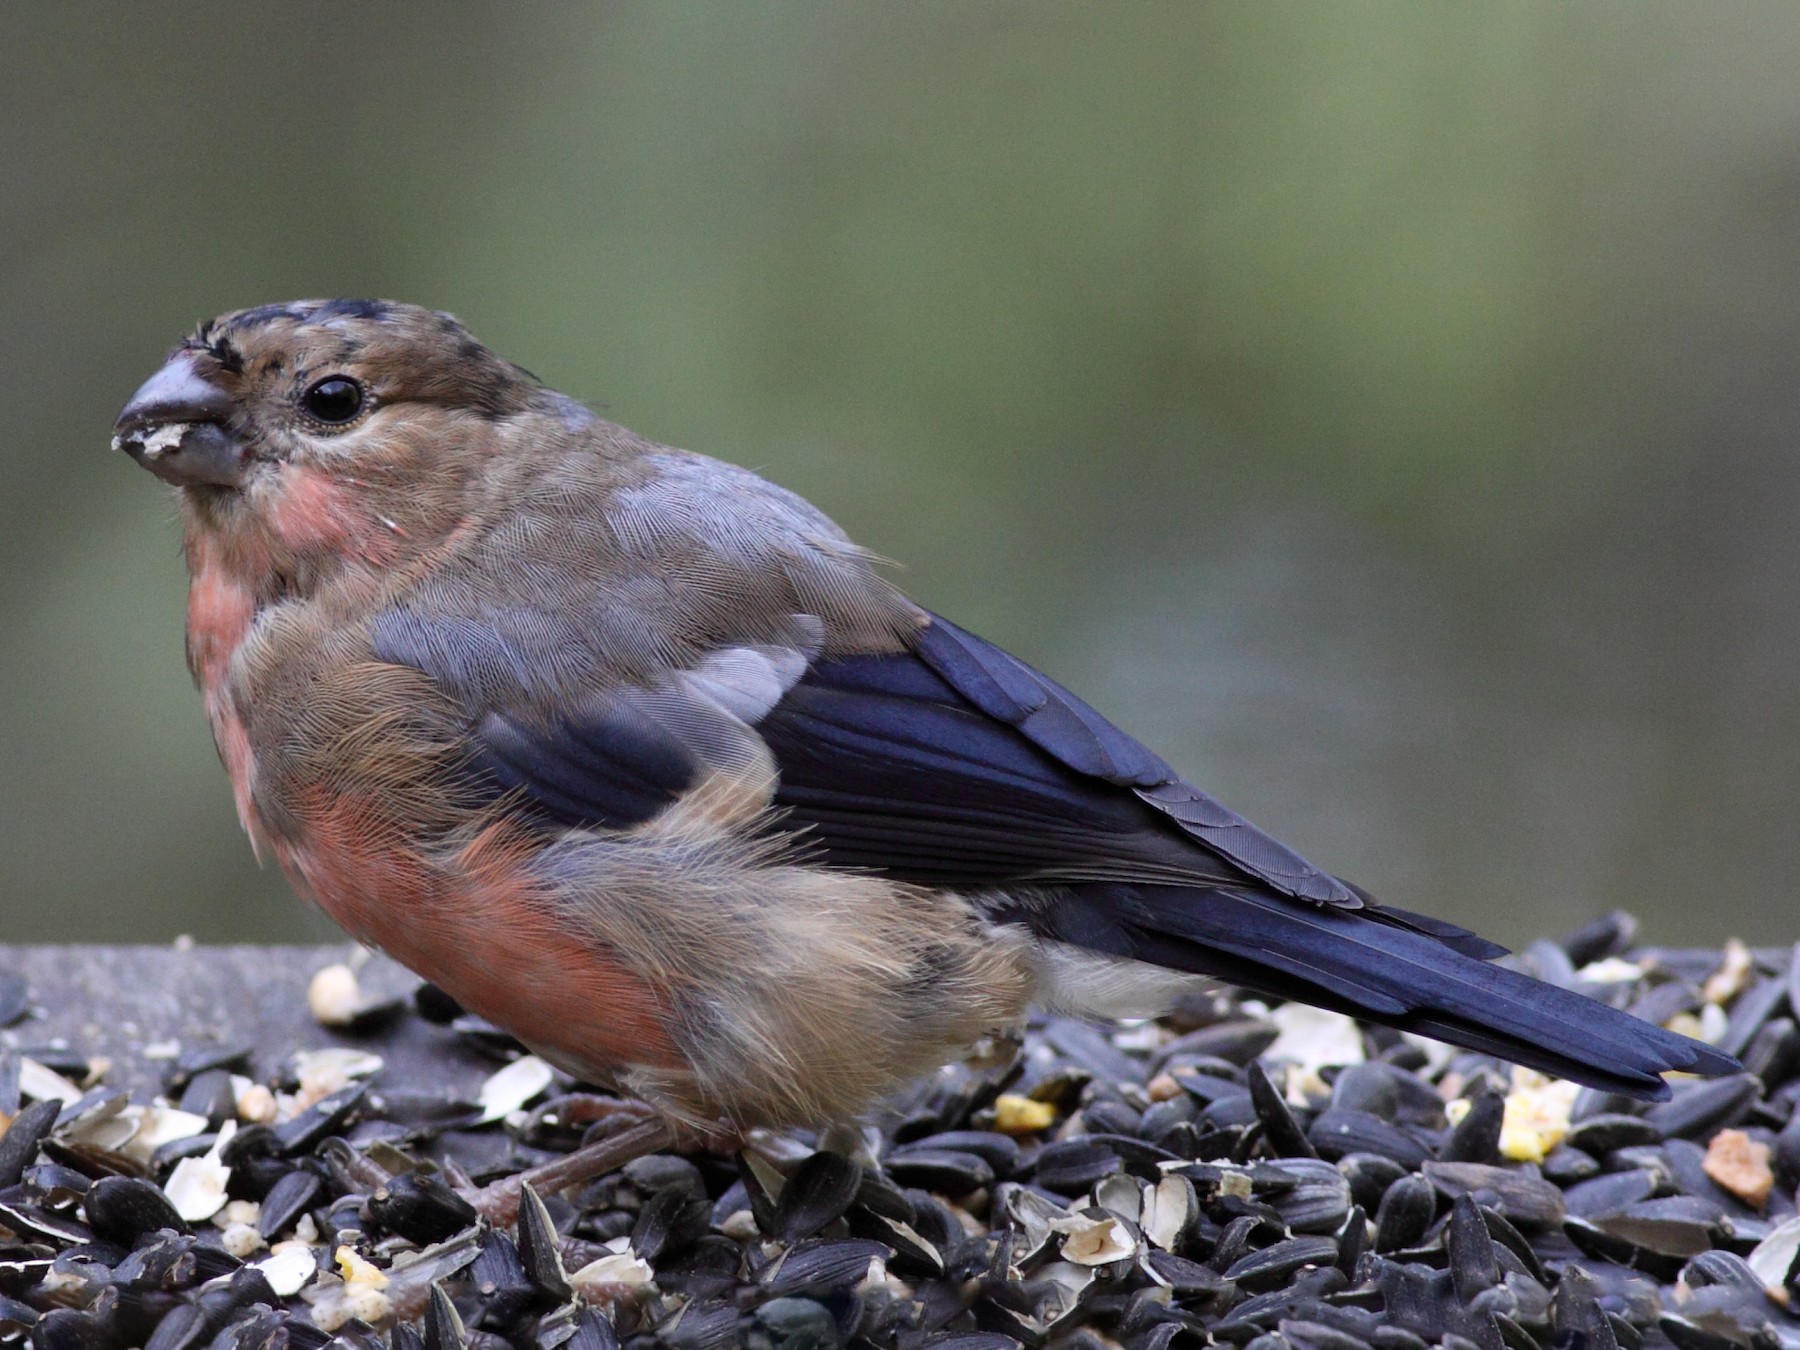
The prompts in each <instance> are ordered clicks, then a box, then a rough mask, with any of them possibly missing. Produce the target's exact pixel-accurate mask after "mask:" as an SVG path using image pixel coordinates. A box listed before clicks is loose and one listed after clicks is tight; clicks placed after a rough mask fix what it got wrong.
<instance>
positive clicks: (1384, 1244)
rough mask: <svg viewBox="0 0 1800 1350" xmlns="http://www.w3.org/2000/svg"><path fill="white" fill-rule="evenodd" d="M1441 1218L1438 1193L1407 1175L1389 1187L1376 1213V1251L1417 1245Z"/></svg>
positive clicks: (1387, 1250)
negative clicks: (1438, 1216) (1434, 1221)
mask: <svg viewBox="0 0 1800 1350" xmlns="http://www.w3.org/2000/svg"><path fill="white" fill-rule="evenodd" d="M1436 1215H1437V1192H1436V1191H1435V1190H1434V1189H1433V1188H1432V1185H1431V1183H1430V1182H1428V1181H1426V1180H1425V1179H1424V1178H1423V1177H1419V1176H1411V1175H1409V1176H1404V1177H1401V1178H1400V1180H1398V1181H1396V1182H1395V1183H1394V1184H1393V1185H1391V1186H1389V1187H1388V1188H1387V1192H1386V1194H1384V1195H1383V1196H1382V1197H1381V1205H1380V1207H1379V1208H1378V1209H1377V1210H1376V1211H1375V1250H1376V1251H1378V1252H1392V1251H1399V1250H1401V1249H1402V1248H1405V1247H1411V1246H1413V1245H1415V1244H1416V1243H1417V1242H1418V1241H1419V1239H1420V1238H1422V1237H1424V1236H1425V1230H1426V1229H1428V1228H1429V1227H1431V1221H1432V1219H1433V1218H1435V1217H1436Z"/></svg>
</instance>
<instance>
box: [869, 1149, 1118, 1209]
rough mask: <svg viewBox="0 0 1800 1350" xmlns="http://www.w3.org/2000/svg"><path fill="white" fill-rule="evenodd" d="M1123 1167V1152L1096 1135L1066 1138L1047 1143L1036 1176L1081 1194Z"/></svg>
mask: <svg viewBox="0 0 1800 1350" xmlns="http://www.w3.org/2000/svg"><path fill="white" fill-rule="evenodd" d="M1123 1168H1124V1163H1123V1162H1121V1161H1120V1159H1119V1155H1118V1154H1117V1153H1115V1152H1114V1151H1113V1150H1112V1149H1111V1148H1110V1147H1108V1146H1107V1145H1106V1144H1104V1143H1100V1142H1098V1141H1095V1140H1092V1139H1066V1140H1058V1141H1057V1142H1056V1143H1053V1144H1046V1145H1044V1147H1043V1150H1042V1151H1041V1152H1040V1153H1039V1154H1038V1159H1037V1169H1036V1171H1035V1173H1034V1176H1035V1177H1036V1180H1037V1184H1038V1185H1040V1186H1042V1187H1044V1188H1045V1189H1046V1190H1051V1191H1055V1192H1057V1194H1059V1195H1080V1194H1082V1193H1084V1192H1086V1191H1089V1190H1092V1189H1093V1187H1094V1186H1095V1185H1096V1184H1097V1183H1098V1182H1100V1181H1101V1180H1103V1179H1104V1178H1106V1177H1109V1176H1111V1175H1112V1174H1113V1173H1114V1172H1118V1171H1121V1170H1123ZM889 1170H890V1171H891V1170H892V1168H891V1167H890V1169H889Z"/></svg>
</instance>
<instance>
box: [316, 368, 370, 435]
mask: <svg viewBox="0 0 1800 1350" xmlns="http://www.w3.org/2000/svg"><path fill="white" fill-rule="evenodd" d="M300 406H301V407H302V408H304V409H306V414H307V416H308V417H316V418H317V419H318V420H319V421H321V422H324V423H326V424H328V425H330V426H341V425H342V424H343V423H345V422H349V421H353V420H355V417H356V415H357V414H358V413H359V412H361V411H362V407H363V391H362V386H361V385H360V384H358V383H357V382H356V381H355V380H352V379H349V378H348V377H346V376H343V375H327V376H326V377H325V378H324V379H322V380H320V381H318V382H317V383H316V384H314V385H313V386H312V387H311V388H309V389H308V390H307V391H306V392H305V393H304V394H302V395H300Z"/></svg>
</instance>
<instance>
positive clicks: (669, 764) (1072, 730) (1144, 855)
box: [376, 614, 1363, 908]
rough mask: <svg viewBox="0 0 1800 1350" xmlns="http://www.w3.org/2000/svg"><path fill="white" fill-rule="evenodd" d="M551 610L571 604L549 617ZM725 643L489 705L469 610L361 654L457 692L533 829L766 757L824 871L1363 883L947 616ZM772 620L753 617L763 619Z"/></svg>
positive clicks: (969, 883) (391, 631) (657, 797)
mask: <svg viewBox="0 0 1800 1350" xmlns="http://www.w3.org/2000/svg"><path fill="white" fill-rule="evenodd" d="M559 617H561V618H562V620H563V621H564V622H566V621H567V616H559ZM790 627H791V633H792V638H791V642H790V643H789V644H788V645H780V644H771V643H768V642H761V643H755V644H744V645H741V646H726V647H721V648H719V649H717V650H715V651H714V652H712V653H711V654H709V655H708V656H707V657H705V658H704V659H702V660H701V661H700V662H698V663H696V664H694V665H691V666H689V667H687V668H685V669H671V670H669V671H667V672H666V674H665V675H664V676H663V678H662V679H661V680H660V681H659V682H658V683H656V684H654V685H651V686H645V685H641V684H631V685H622V686H615V687H612V688H605V689H598V690H596V689H589V690H587V691H585V692H583V693H580V694H579V695H571V696H570V697H568V698H567V699H565V700H563V701H562V702H560V703H558V704H557V705H556V706H553V707H552V708H550V709H549V710H548V711H546V710H545V709H544V708H543V698H542V694H541V690H540V691H534V693H533V695H532V697H531V698H529V699H528V698H526V697H525V696H524V691H523V690H521V697H520V699H519V700H518V703H517V705H516V706H505V705H500V706H494V704H493V700H492V693H493V691H494V689H495V681H494V679H493V678H492V676H491V672H493V671H496V670H504V669H506V668H507V667H508V666H509V664H511V663H512V659H513V654H512V653H511V652H510V651H509V650H508V640H507V637H506V634H505V633H504V632H503V631H501V630H500V629H499V628H497V627H492V626H487V625H484V624H482V623H480V622H476V621H471V620H470V619H468V618H467V617H462V618H458V619H456V620H455V621H453V622H452V621H446V622H443V623H439V624H433V623H431V621H429V620H427V619H422V618H421V617H420V616H418V615H416V614H413V615H408V616H407V618H406V621H405V622H404V623H393V622H390V623H385V624H382V623H378V624H377V625H376V637H377V643H376V645H377V652H378V654H380V655H382V656H383V657H384V658H385V659H389V660H395V661H399V662H403V663H405V664H409V665H414V666H417V667H419V668H421V669H424V670H425V671H426V672H427V673H428V674H431V675H433V676H434V677H436V678H438V679H440V680H442V681H444V682H446V683H447V684H449V685H452V686H461V687H463V688H467V687H468V685H469V683H470V681H469V680H468V678H467V675H466V672H468V671H469V670H471V669H481V670H483V671H486V672H490V675H489V677H488V678H485V679H483V680H482V681H481V682H480V683H481V685H482V687H483V689H484V691H485V693H486V695H487V699H486V702H485V703H484V705H483V706H480V707H478V708H474V709H472V710H471V718H472V721H471V738H472V742H473V745H474V759H475V763H474V766H473V767H474V768H475V769H476V770H477V772H478V773H479V774H480V775H481V776H482V777H484V778H485V780H486V781H487V782H489V783H490V784H491V785H492V787H493V789H494V790H495V791H496V792H507V793H512V794H514V796H515V798H516V799H517V800H519V801H521V802H522V803H523V804H525V805H527V806H528V807H529V808H530V809H532V810H534V811H535V812H537V813H538V814H540V815H541V816H542V817H544V818H545V819H546V820H549V821H554V822H556V823H559V824H563V825H568V826H575V827H589V828H594V827H598V828H626V827H630V826H633V825H638V824H641V823H643V822H645V821H647V820H650V819H652V818H654V817H655V816H657V815H658V814H659V813H660V812H663V811H665V810H668V809H670V808H672V807H674V806H676V805H677V803H679V802H680V800H681V799H682V797H683V796H684V794H686V793H688V792H690V791H691V790H693V789H695V788H696V787H698V786H699V785H701V784H702V783H703V782H706V781H707V780H708V779H709V778H711V777H713V776H714V775H716V774H720V773H724V774H727V775H734V774H735V775H753V774H755V773H756V772H757V771H758V769H759V767H761V766H768V767H772V769H773V771H774V773H775V775H776V778H775V781H774V783H773V800H772V805H773V806H774V807H775V808H777V811H778V814H777V815H776V816H775V817H774V819H773V824H772V828H773V829H774V830H776V831H779V832H782V833H785V834H788V835H790V836H792V837H793V839H794V840H795V842H797V843H798V844H800V845H801V846H802V847H805V848H808V849H811V850H813V852H814V854H815V856H817V857H818V859H819V860H820V861H821V862H824V863H826V864H828V865H833V866H843V867H857V868H868V869H875V870H879V871H881V872H883V873H886V874H888V875H891V876H894V877H896V878H899V879H903V880H910V881H918V882H923V883H928V884H932V885H939V886H948V887H962V888H975V887H995V886H1006V885H1016V884H1021V883H1033V882H1046V883H1047V882H1072V881H1136V882H1147V883H1168V884H1194V883H1223V884H1255V883H1257V882H1260V883H1262V884H1263V885H1265V886H1268V887H1269V888H1271V889H1273V890H1275V891H1277V892H1279V893H1281V894H1284V895H1289V896H1294V897H1297V898H1300V899H1303V900H1306V901H1310V902H1313V903H1323V904H1329V905H1338V906H1346V907H1351V908H1355V907H1359V906H1360V905H1361V904H1362V903H1363V900H1362V898H1361V896H1360V895H1359V894H1358V893H1357V892H1355V891H1354V890H1352V889H1351V888H1350V887H1348V886H1346V885H1345V884H1344V883H1343V882H1340V881H1338V880H1337V879H1336V878H1334V877H1331V876H1329V875H1328V874H1326V873H1324V872H1321V871H1319V870H1318V869H1316V868H1314V867H1312V866H1310V865H1309V864H1308V863H1306V862H1305V861H1304V860H1303V859H1301V858H1300V857H1298V856H1297V855H1296V854H1294V853H1293V852H1292V851H1291V850H1289V849H1287V848H1285V847H1283V846H1282V845H1281V844H1279V843H1277V842H1276V841H1275V840H1273V839H1271V838H1270V837H1269V836H1268V835H1266V834H1263V833H1262V832H1261V831H1259V830H1257V829H1256V828H1255V827H1254V826H1252V825H1250V824H1249V823H1248V822H1247V821H1245V820H1243V819H1242V818H1241V817H1239V816H1237V815H1235V814H1233V813H1232V812H1230V811H1228V810H1227V809H1226V808H1224V807H1223V806H1221V805H1219V804H1218V803H1217V802H1215V801H1213V800H1212V799H1211V798H1209V797H1207V796H1206V795H1205V794H1203V793H1201V792H1200V791H1199V790H1198V789H1197V788H1194V787H1193V786H1191V785H1189V784H1187V783H1185V782H1183V781H1182V780H1181V779H1180V778H1179V777H1178V776H1177V775H1176V774H1175V773H1174V771H1173V770H1172V769H1170V768H1169V766H1168V765H1167V764H1166V763H1164V762H1163V761H1162V760H1161V759H1159V758H1158V757H1157V756H1156V755H1154V754H1152V753H1151V752H1150V751H1149V750H1147V749H1145V748H1144V747H1143V746H1142V745H1140V744H1138V743H1137V742H1136V741H1134V740H1132V739H1131V738H1130V737H1129V736H1127V735H1125V733H1123V732H1122V731H1120V730H1119V729H1118V728H1116V727H1114V726H1112V725H1111V724H1110V723H1108V722H1107V721H1106V720H1105V719H1104V718H1102V717H1101V716H1100V715H1099V714H1098V713H1096V712H1095V711H1094V710H1093V709H1091V708H1089V707H1088V706H1087V705H1086V704H1085V703H1083V702H1081V701H1080V700H1079V699H1077V698H1075V697H1074V696H1073V695H1072V694H1070V693H1068V692H1067V691H1066V690H1064V689H1062V688H1060V687H1059V686H1058V685H1056V684H1055V683H1054V682H1052V681H1051V680H1049V679H1047V678H1046V677H1044V676H1043V675H1040V674H1038V673H1037V672H1036V671H1033V670H1032V669H1031V668H1030V667H1028V666H1026V665H1025V664H1024V663H1022V662H1020V661H1018V660H1016V659H1015V658H1013V657H1011V656H1009V655H1007V654H1006V653H1005V652H1002V651H1001V650H1000V649H999V648H997V647H994V646H993V645H991V644H989V643H986V642H984V641H982V640H981V639H979V638H977V637H975V636H973V635H972V634H969V633H967V632H965V631H963V630H962V629H959V628H956V627H955V626H954V625H952V624H950V623H948V622H947V621H945V620H942V619H933V620H932V621H931V622H930V623H929V624H927V625H926V626H925V627H923V628H922V629H921V630H920V631H919V632H918V634H917V635H916V636H915V637H914V640H913V643H912V645H911V646H910V647H909V648H907V649H904V650H899V651H892V652H885V653H874V654H867V655H853V656H838V657H834V658H829V659H826V658H822V657H820V656H819V655H818V652H819V650H820V647H821V643H820V638H819V625H818V623H817V622H816V621H814V620H810V619H808V618H807V617H806V616H794V618H793V621H792V623H791V626H790ZM765 628H766V625H765Z"/></svg>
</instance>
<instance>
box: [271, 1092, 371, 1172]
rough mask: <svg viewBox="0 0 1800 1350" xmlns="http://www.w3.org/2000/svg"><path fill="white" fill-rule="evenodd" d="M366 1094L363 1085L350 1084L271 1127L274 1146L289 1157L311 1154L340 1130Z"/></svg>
mask: <svg viewBox="0 0 1800 1350" xmlns="http://www.w3.org/2000/svg"><path fill="white" fill-rule="evenodd" d="M367 1092H368V1087H367V1086H366V1085H365V1084H362V1083H352V1084H351V1085H350V1086H349V1087H346V1088H340V1089H339V1090H338V1091H336V1092H334V1093H332V1094H331V1095H330V1096H329V1097H324V1098H321V1099H320V1100H319V1101H316V1102H314V1103H313V1104H312V1105H311V1106H309V1107H307V1108H306V1110H304V1111H302V1112H301V1113H300V1114H299V1115H297V1116H295V1117H294V1118H293V1119H292V1120H289V1121H284V1122H283V1123H282V1124H280V1125H276V1126H274V1127H273V1128H274V1134H275V1142H276V1147H277V1148H278V1149H279V1151H280V1152H282V1153H285V1154H287V1155H288V1156H289V1157H294V1156H296V1155H299V1154H303V1153H311V1152H312V1151H313V1150H314V1149H315V1148H317V1147H318V1146H319V1145H320V1144H322V1143H324V1142H325V1140H326V1139H328V1138H329V1137H330V1136H332V1135H334V1134H337V1133H339V1132H340V1131H341V1130H342V1129H343V1128H344V1125H345V1123H346V1122H347V1121H348V1120H349V1119H350V1116H351V1113H353V1112H354V1111H355V1110H356V1108H357V1107H358V1106H359V1105H360V1104H361V1103H362V1099H363V1097H364V1096H365V1095H366V1094H367Z"/></svg>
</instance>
